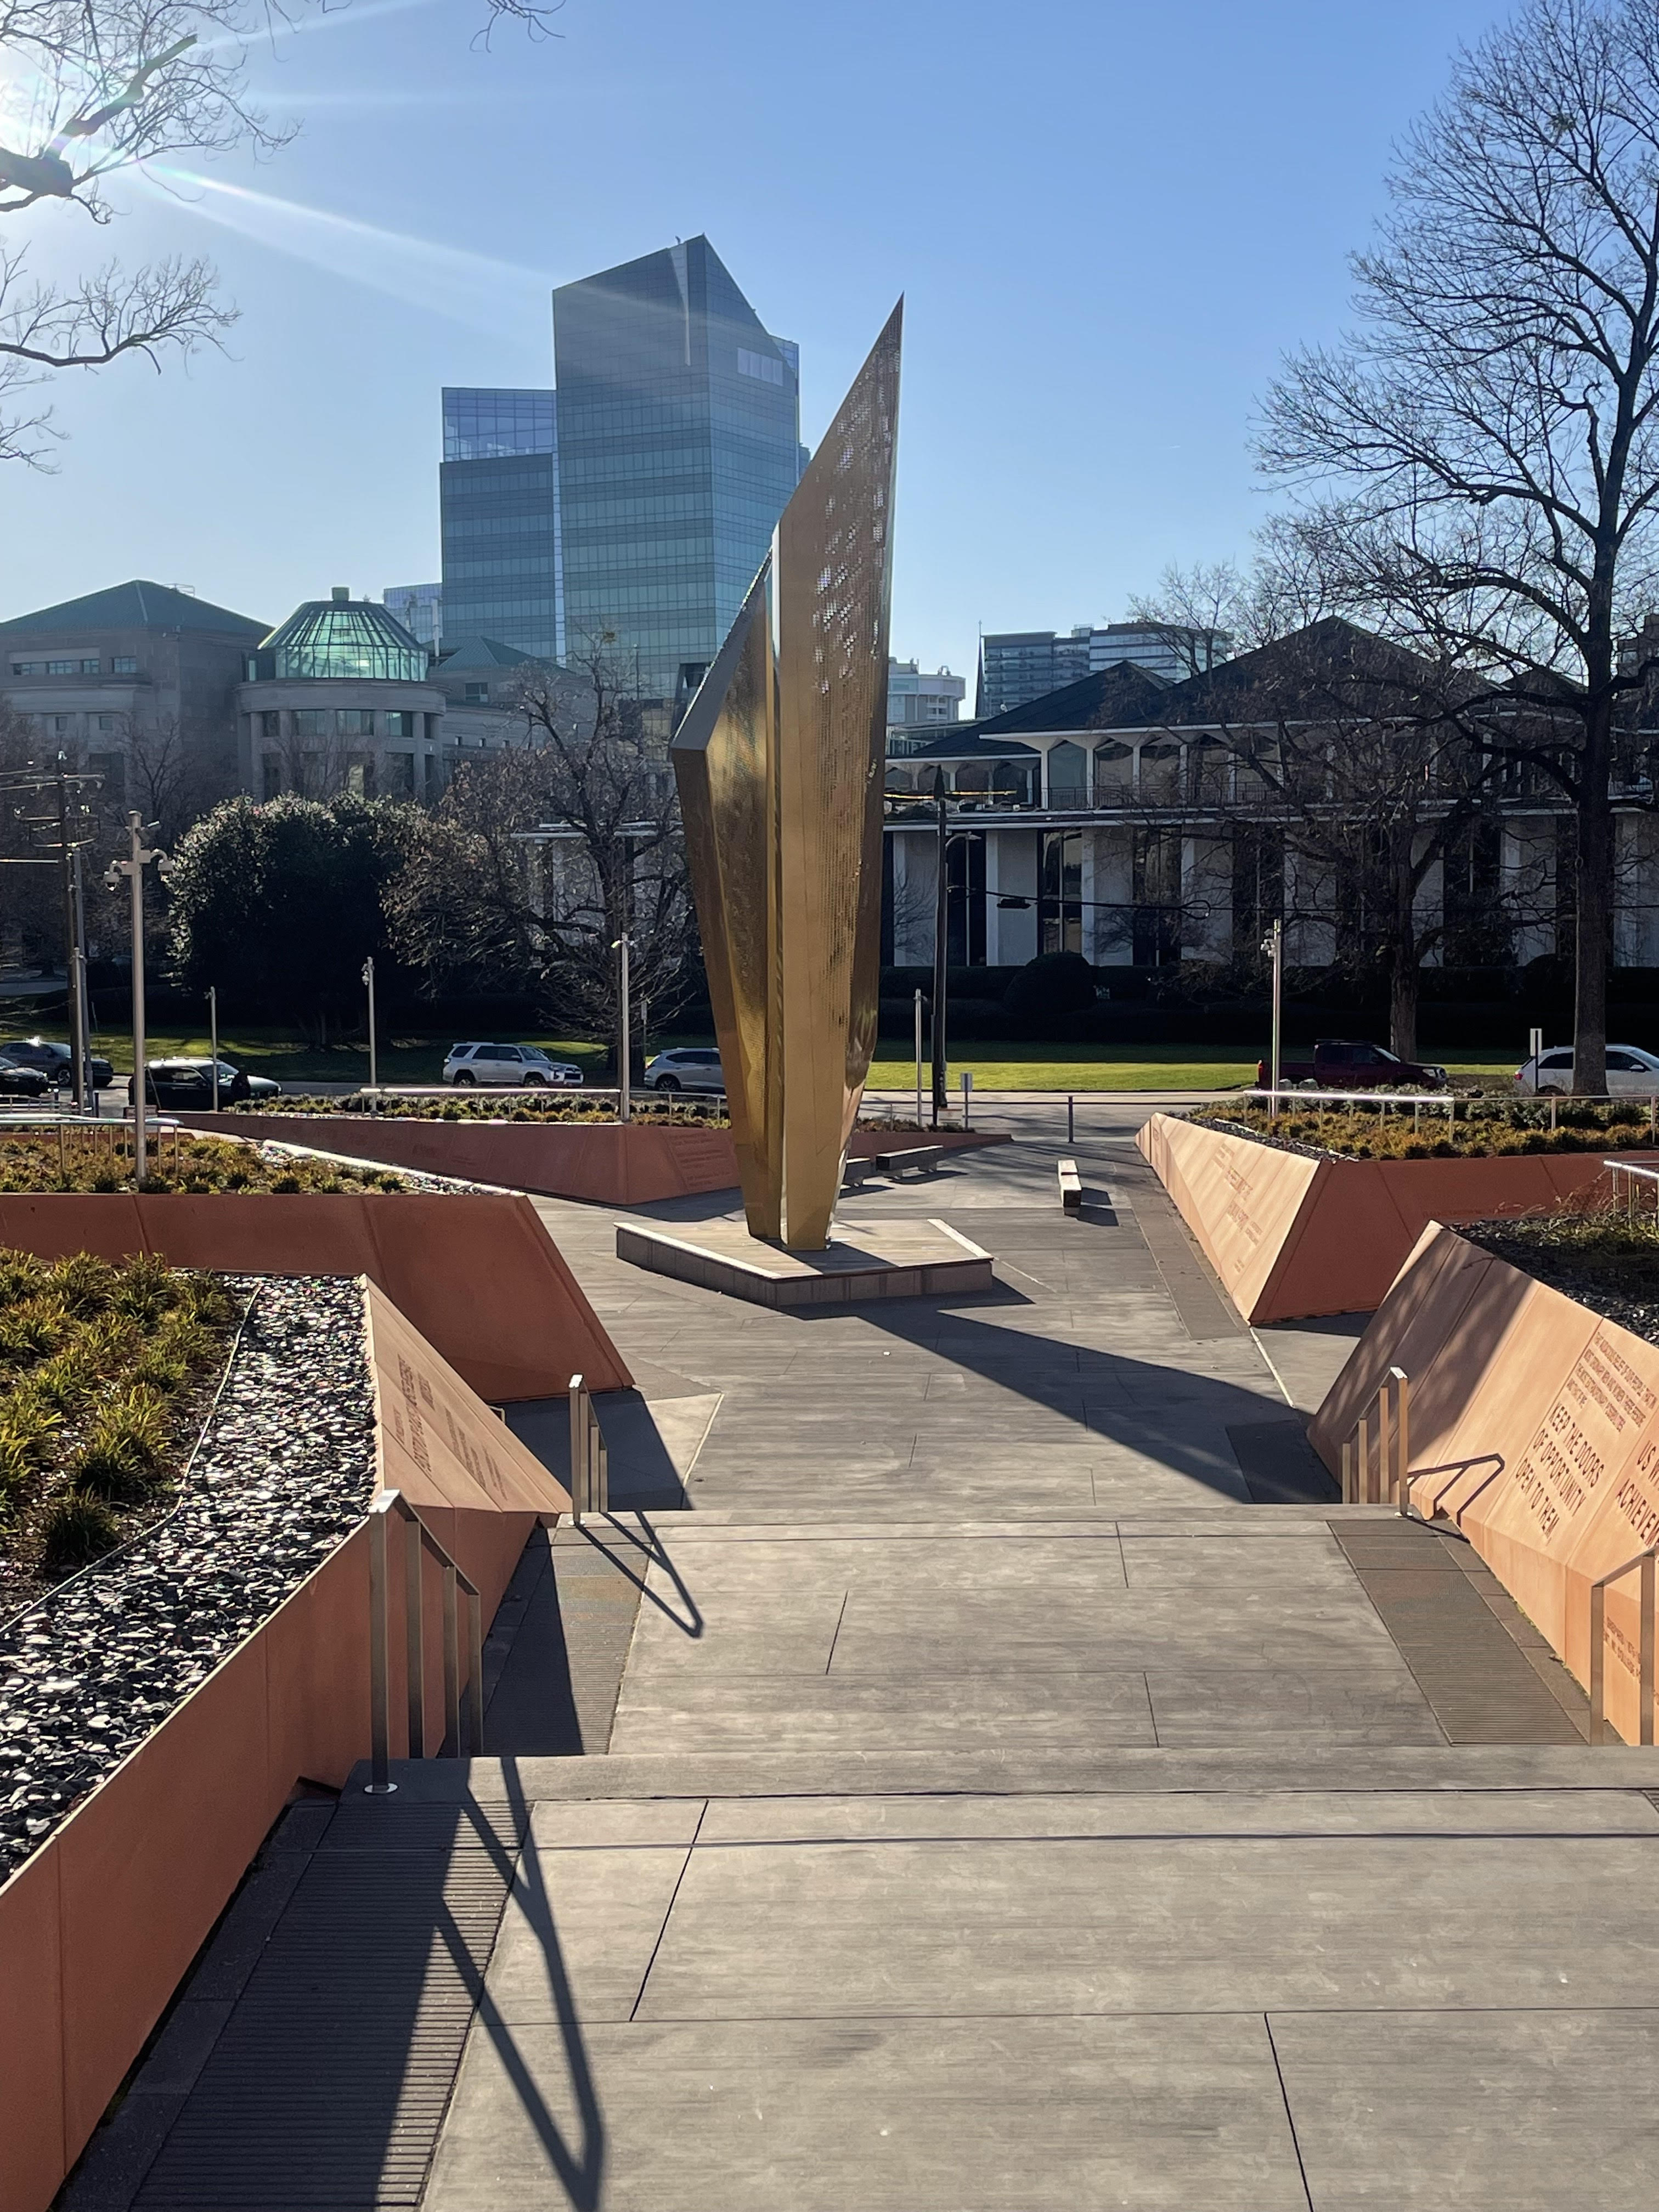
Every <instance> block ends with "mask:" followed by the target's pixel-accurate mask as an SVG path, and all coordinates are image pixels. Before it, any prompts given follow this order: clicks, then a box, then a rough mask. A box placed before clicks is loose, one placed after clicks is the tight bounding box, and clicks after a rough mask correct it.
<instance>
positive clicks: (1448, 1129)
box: [1187, 1098, 1659, 1160]
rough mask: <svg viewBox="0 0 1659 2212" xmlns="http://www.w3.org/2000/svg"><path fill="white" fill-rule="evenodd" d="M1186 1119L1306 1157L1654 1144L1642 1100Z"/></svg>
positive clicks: (1475, 1155) (1498, 1154)
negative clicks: (1452, 1114) (1450, 1111)
mask: <svg viewBox="0 0 1659 2212" xmlns="http://www.w3.org/2000/svg"><path fill="white" fill-rule="evenodd" d="M1187 1119H1188V1120H1189V1121H1196V1122H1198V1123H1199V1124H1200V1126H1201V1127H1205V1128H1209V1129H1218V1130H1222V1131H1224V1132H1225V1133H1226V1134H1227V1135H1229V1136H1234V1137H1253V1138H1255V1139H1256V1141H1257V1142H1258V1143H1260V1144H1264V1145H1273V1146H1276V1147H1277V1148H1278V1149H1279V1150H1280V1151H1282V1152H1300V1153H1302V1154H1303V1155H1304V1157H1306V1158H1311V1159H1347V1160H1468V1159H1500V1158H1508V1157H1512V1156H1514V1155H1516V1154H1517V1153H1521V1154H1525V1153H1537V1152H1645V1151H1647V1150H1648V1149H1649V1148H1650V1147H1651V1146H1654V1145H1655V1143H1656V1141H1659V1139H1656V1134H1655V1133H1654V1131H1652V1130H1651V1129H1650V1127H1649V1124H1648V1108H1647V1102H1646V1100H1645V1099H1635V1098H1632V1099H1627V1100H1622V1101H1621V1100H1614V1101H1613V1103H1611V1104H1609V1105H1574V1104H1571V1103H1565V1104H1562V1103H1558V1104H1557V1106H1556V1108H1555V1110H1554V1113H1553V1115H1552V1112H1551V1104H1550V1101H1549V1100H1548V1099H1547V1098H1546V1099H1531V1098H1508V1099H1478V1098H1477V1099H1469V1100H1467V1101H1461V1102H1460V1103H1459V1105H1458V1108H1457V1113H1456V1116H1455V1119H1454V1118H1452V1117H1450V1116H1449V1115H1448V1114H1447V1113H1446V1111H1445V1109H1444V1108H1443V1107H1442V1106H1440V1105H1434V1106H1432V1107H1431V1106H1428V1105H1425V1107H1424V1108H1423V1109H1422V1111H1421V1113H1420V1114H1419V1115H1413V1111H1412V1107H1411V1101H1410V1100H1409V1099H1407V1100H1406V1101H1405V1102H1404V1103H1403V1104H1402V1105H1396V1106H1395V1107H1394V1108H1392V1109H1383V1107H1381V1106H1377V1107H1369V1108H1364V1107H1362V1108H1360V1109H1357V1110H1349V1111H1344V1112H1341V1113H1324V1114H1322V1113H1320V1112H1319V1111H1318V1109H1316V1108H1315V1107H1313V1106H1293V1105H1287V1106H1286V1107H1285V1109H1283V1110H1282V1111H1280V1112H1279V1113H1278V1114H1275V1115H1269V1114H1268V1113H1267V1109H1265V1108H1255V1107H1248V1106H1236V1105H1233V1104H1231V1103H1229V1104H1228V1105H1226V1106H1218V1107H1210V1108H1205V1107H1200V1108H1199V1109H1196V1110H1195V1111H1194V1112H1193V1113H1192V1114H1190V1115H1188V1116H1187Z"/></svg>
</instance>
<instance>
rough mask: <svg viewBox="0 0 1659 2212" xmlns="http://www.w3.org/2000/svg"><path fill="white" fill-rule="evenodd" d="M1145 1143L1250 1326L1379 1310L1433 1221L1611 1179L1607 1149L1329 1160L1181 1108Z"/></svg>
mask: <svg viewBox="0 0 1659 2212" xmlns="http://www.w3.org/2000/svg"><path fill="white" fill-rule="evenodd" d="M1135 1142H1136V1145H1137V1146H1138V1147H1139V1150H1140V1152H1141V1153H1142V1154H1143V1155H1144V1156H1145V1158H1146V1160H1147V1162H1148V1163H1149V1164H1150V1165H1151V1166H1152V1170H1153V1171H1154V1173H1155V1174H1156V1175H1157V1176H1158V1180H1159V1182H1162V1183H1163V1185H1164V1188H1165V1189H1166V1190H1167V1191H1168V1192H1169V1194H1170V1197H1171V1198H1172V1199H1173V1200H1175V1203H1176V1206H1177V1208H1178V1209H1179V1211H1180V1213H1181V1217H1182V1220H1183V1221H1185V1223H1186V1224H1187V1226H1188V1229H1190V1230H1191V1231H1192V1232H1193V1235H1194V1237H1196V1238H1197V1240H1198V1242H1199V1244H1200V1247H1201V1248H1202V1249H1203V1252H1204V1255H1205V1257H1206V1259H1207V1260H1208V1261H1209V1262H1210V1264H1211V1266H1212V1267H1213V1268H1214V1269H1215V1271H1216V1273H1217V1274H1218V1276H1219V1277H1220V1279H1221V1283H1222V1286H1223V1288H1224V1289H1225V1291H1226V1292H1227V1295H1228V1296H1229V1297H1231V1299H1232V1301H1233V1304H1235V1305H1236V1306H1237V1309H1238V1310H1239V1312H1240V1313H1241V1314H1242V1315H1243V1318H1244V1319H1245V1320H1246V1321H1247V1322H1275V1321H1301V1320H1306V1319H1310V1318H1311V1317H1312V1316H1316V1315H1320V1314H1337V1313H1368V1312H1370V1311H1372V1310H1374V1309H1375V1308H1376V1306H1377V1304H1379V1303H1380V1302H1381V1300H1382V1299H1383V1297H1385V1296H1386V1295H1387V1292H1388V1289H1389V1285H1390V1284H1391V1283H1392V1282H1393V1280H1394V1279H1395V1276H1396V1275H1397V1274H1398V1273H1399V1272H1400V1270H1401V1267H1402V1266H1403V1265H1404V1264H1405V1261H1406V1259H1407V1255H1408V1254H1409V1253H1410V1252H1411V1250H1412V1248H1413V1245H1414V1244H1415V1243H1416V1242H1417V1240H1418V1238H1419V1237H1420V1236H1421V1235H1422V1233H1423V1231H1424V1229H1425V1227H1426V1225H1428V1224H1429V1223H1430V1222H1431V1221H1440V1222H1449V1223H1457V1222H1466V1221H1483V1220H1487V1219H1492V1218H1498V1217H1501V1216H1503V1215H1505V1214H1510V1215H1514V1214H1523V1213H1534V1212H1548V1211H1550V1210H1552V1209H1553V1208H1554V1207H1556V1206H1559V1205H1560V1204H1561V1202H1562V1201H1563V1200H1565V1199H1567V1198H1570V1197H1571V1196H1572V1195H1573V1194H1575V1193H1576V1192H1580V1191H1584V1190H1588V1189H1589V1188H1590V1187H1591V1186H1592V1185H1593V1184H1595V1182H1597V1181H1599V1180H1600V1178H1601V1173H1602V1169H1601V1160H1602V1158H1603V1151H1602V1149H1601V1148H1598V1149H1597V1150H1595V1151H1594V1152H1539V1153H1508V1154H1504V1155H1500V1156H1498V1157H1496V1158H1485V1159H1481V1158H1463V1159H1449V1160H1448V1159H1420V1160H1417V1159H1386V1160H1383V1159H1370V1160H1360V1159H1338V1158H1330V1157H1323V1158H1321V1157H1315V1156H1313V1155H1311V1154H1310V1153H1309V1152H1291V1151H1287V1150H1284V1149H1281V1148H1279V1147H1278V1146H1272V1145H1267V1144H1263V1143H1261V1142H1259V1141H1258V1140H1257V1139H1255V1138H1253V1137H1245V1136H1237V1135H1232V1134H1230V1133H1227V1132H1225V1131H1224V1130H1219V1129H1214V1128H1210V1127H1206V1126H1205V1124H1204V1123H1202V1122H1201V1121H1188V1120H1186V1119H1184V1118H1182V1116H1179V1115H1170V1114H1154V1115H1152V1119H1151V1120H1150V1121H1148V1122H1147V1123H1146V1126H1145V1127H1143V1128H1142V1130H1141V1131H1140V1133H1139V1136H1138V1137H1137V1138H1136V1139H1135ZM1605 1151H1606V1154H1607V1156H1608V1157H1614V1156H1616V1152H1617V1148H1616V1146H1615V1145H1614V1144H1613V1143H1609V1144H1608V1145H1607V1146H1606V1148H1605ZM1632 1157H1634V1158H1649V1159H1651V1158H1653V1157H1654V1155H1653V1154H1652V1153H1651V1152H1648V1151H1646V1150H1645V1149H1644V1150H1642V1151H1638V1152H1636V1153H1634V1154H1632Z"/></svg>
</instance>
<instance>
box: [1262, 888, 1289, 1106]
mask: <svg viewBox="0 0 1659 2212" xmlns="http://www.w3.org/2000/svg"><path fill="white" fill-rule="evenodd" d="M1261 950H1262V951H1264V952H1265V953H1266V954H1267V957H1268V958H1269V959H1270V960H1271V961H1272V962H1273V1060H1272V1062H1271V1063H1270V1066H1271V1073H1272V1075H1273V1082H1272V1084H1271V1085H1270V1086H1269V1090H1268V1111H1269V1113H1270V1114H1277V1113H1278V1111H1279V1037H1280V1035H1281V1024H1280V1016H1281V1013H1282V1011H1283V1006H1284V996H1285V925H1284V923H1283V922H1282V921H1276V922H1274V924H1273V927H1272V928H1271V929H1270V930H1269V931H1268V932H1267V935H1266V936H1265V937H1264V938H1263V939H1262V940H1261Z"/></svg>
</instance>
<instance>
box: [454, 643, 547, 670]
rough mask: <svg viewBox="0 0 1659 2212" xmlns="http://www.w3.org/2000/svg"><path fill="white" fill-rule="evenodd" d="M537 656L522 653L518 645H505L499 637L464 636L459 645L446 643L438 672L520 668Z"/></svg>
mask: <svg viewBox="0 0 1659 2212" xmlns="http://www.w3.org/2000/svg"><path fill="white" fill-rule="evenodd" d="M535 658H536V656H535V654H534V653H520V650H519V648H518V647H517V646H516V645H503V644H502V643H501V640H500V638H498V637H464V638H463V639H462V640H461V641H460V643H459V645H446V646H445V647H444V649H443V651H442V652H441V653H440V654H439V655H438V672H439V673H440V674H441V675H444V676H448V675H450V674H452V673H453V672H454V671H457V670H459V669H463V668H518V667H520V666H521V665H523V664H524V663H525V662H526V661H527V660H533V659H535Z"/></svg>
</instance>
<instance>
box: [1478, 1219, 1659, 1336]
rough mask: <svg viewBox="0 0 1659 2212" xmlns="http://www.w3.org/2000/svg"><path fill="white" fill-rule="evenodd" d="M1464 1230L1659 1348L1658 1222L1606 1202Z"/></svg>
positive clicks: (1487, 1247) (1497, 1255)
mask: <svg viewBox="0 0 1659 2212" xmlns="http://www.w3.org/2000/svg"><path fill="white" fill-rule="evenodd" d="M1457 1233H1458V1235H1459V1236H1460V1237H1468V1239H1469V1241H1470V1243H1473V1244H1479V1245H1480V1247H1481V1249H1483V1250H1484V1251H1487V1252H1490V1253H1492V1255H1493V1256H1494V1257H1495V1258H1497V1259H1499V1260H1505V1261H1508V1262H1509V1264H1510V1267H1519V1268H1520V1269H1521V1270H1522V1273H1525V1274H1528V1275H1535V1276H1536V1277H1537V1279H1538V1280H1539V1281H1540V1282H1541V1283H1547V1284H1548V1285H1549V1286H1550V1288H1551V1289H1552V1290H1553V1291H1561V1292H1563V1294H1564V1295H1565V1297H1570V1298H1576V1299H1577V1301H1578V1303H1579V1304H1580V1305H1583V1306H1588V1307H1589V1310H1590V1311H1591V1312H1592V1313H1598V1314H1600V1315H1601V1317H1602V1318H1603V1320H1605V1321H1612V1322H1618V1324H1619V1326H1620V1328H1627V1329H1629V1331H1630V1332H1631V1334H1632V1336H1643V1337H1645V1338H1646V1339H1647V1340H1648V1342H1649V1343H1650V1344H1659V1223H1656V1222H1655V1221H1654V1220H1653V1219H1651V1218H1648V1219H1646V1220H1644V1219H1642V1218H1639V1217H1638V1218H1637V1219H1636V1220H1634V1221H1631V1220H1628V1219H1627V1218H1626V1215H1625V1213H1624V1212H1623V1210H1622V1207H1620V1208H1619V1209H1615V1208H1614V1207H1613V1206H1611V1205H1609V1204H1606V1203H1604V1204H1602V1205H1600V1206H1595V1208H1593V1209H1587V1210H1585V1211H1583V1212H1561V1213H1551V1214H1539V1215H1534V1216H1531V1217H1529V1218H1528V1219H1526V1220H1522V1221H1476V1222H1474V1223H1471V1224H1470V1225H1469V1226H1468V1228H1466V1229H1460V1230H1459V1231H1458V1232H1457Z"/></svg>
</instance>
